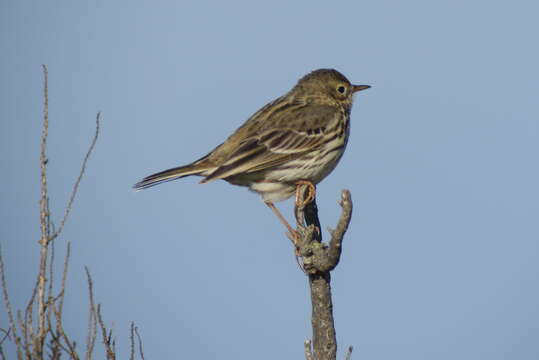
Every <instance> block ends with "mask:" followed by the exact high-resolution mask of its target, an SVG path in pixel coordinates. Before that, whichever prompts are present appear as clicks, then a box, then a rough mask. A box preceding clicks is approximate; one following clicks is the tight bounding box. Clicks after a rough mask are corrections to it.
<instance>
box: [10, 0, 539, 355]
mask: <svg viewBox="0 0 539 360" xmlns="http://www.w3.org/2000/svg"><path fill="white" fill-rule="evenodd" d="M538 10H539V8H538V5H537V3H536V2H533V1H513V2H507V1H426V0H423V1H421V0H411V1H406V2H404V1H370V2H366V1H349V2H318V1H311V2H306V1H298V2H294V3H290V2H285V1H272V2H263V3H262V2H247V1H245V2H240V1H228V2H216V1H214V2H210V1H197V2H194V1H193V2H187V1H157V2H143V1H131V2H107V1H95V2H68V1H54V2H47V3H45V2H37V1H17V2H15V1H3V2H2V3H1V4H0V53H2V57H1V58H0V63H1V65H2V66H0V78H1V79H2V81H0V94H1V96H0V118H1V121H0V151H1V153H2V154H3V156H1V157H0V173H1V174H2V175H3V176H2V178H3V186H2V189H1V190H0V194H1V201H0V215H1V217H2V219H3V224H4V225H3V226H2V227H1V230H0V231H1V240H0V241H1V245H2V250H3V254H4V256H5V260H6V265H7V268H8V281H9V285H10V291H11V294H12V297H13V301H14V302H15V303H16V304H17V305H18V306H19V307H23V306H24V304H25V303H26V299H27V298H28V296H29V295H30V289H31V286H32V283H33V276H34V274H35V271H36V269H37V262H36V261H37V254H38V248H37V240H38V237H39V226H38V219H39V212H38V197H39V181H38V180H39V179H38V170H39V169H38V164H39V163H38V160H39V137H40V132H41V112H42V102H43V100H42V75H41V64H47V65H48V67H49V96H50V109H49V111H50V122H51V124H50V137H49V158H50V161H49V185H50V195H51V201H52V203H51V208H52V210H53V213H54V218H55V219H57V220H56V221H57V222H59V221H60V216H61V214H62V211H63V206H64V204H65V203H66V201H67V199H68V196H69V193H70V190H71V186H72V183H73V181H74V179H75V178H76V174H77V172H78V167H79V164H80V162H81V160H82V158H83V156H84V152H85V151H86V148H87V146H88V145H89V143H90V140H91V136H92V133H93V127H94V121H95V115H96V113H97V111H102V129H101V137H100V139H99V141H98V144H97V147H96V150H95V153H94V155H93V157H92V158H91V159H90V162H89V165H88V169H87V175H86V177H85V178H84V180H83V182H82V184H81V189H80V192H79V196H78V198H77V200H76V204H75V208H74V210H73V212H72V216H71V218H70V219H69V222H68V223H67V225H66V228H65V232H64V236H63V237H62V238H60V239H58V240H57V249H58V252H59V254H61V253H62V251H63V250H62V249H64V248H65V244H66V242H67V241H71V242H72V262H71V272H70V278H69V283H68V285H69V294H68V295H67V299H66V316H65V321H66V328H67V329H68V330H69V331H70V332H72V334H74V335H75V336H76V337H77V338H78V339H79V343H80V344H81V345H80V346H82V344H83V343H84V339H85V331H86V325H85V324H86V319H87V314H86V312H87V310H86V309H87V293H86V283H85V278H84V270H83V267H84V266H85V265H87V266H88V267H89V269H90V271H91V273H92V275H93V278H94V284H95V296H96V299H97V301H98V302H100V303H102V304H103V313H104V317H105V320H106V322H107V323H108V324H109V325H110V324H113V325H114V329H115V332H116V335H117V343H118V349H119V352H120V355H121V357H123V358H125V357H126V356H127V355H128V334H129V323H130V321H131V320H133V321H135V322H136V324H137V325H138V326H139V328H140V332H141V335H142V337H143V340H144V345H145V352H146V355H147V357H148V358H156V359H168V358H189V359H212V358H223V357H225V358H234V359H251V358H252V357H253V354H257V358H259V359H276V358H301V357H302V356H303V354H302V352H303V346H302V342H303V341H304V340H305V339H306V338H308V337H309V336H310V331H311V329H310V299H309V297H308V287H307V281H306V279H305V277H304V275H303V274H302V273H301V272H300V271H299V270H298V268H297V265H296V263H295V260H294V257H293V250H292V249H291V246H290V243H289V241H288V239H286V237H285V236H284V235H283V233H284V229H283V227H282V225H281V224H279V223H278V221H277V220H276V219H275V218H274V216H273V215H272V214H271V212H270V211H269V210H268V209H267V208H266V207H265V206H264V204H263V203H262V201H261V200H260V199H259V198H258V197H257V196H256V195H255V194H252V193H250V192H248V191H246V190H245V189H242V188H238V187H233V186H231V185H229V184H227V183H225V182H216V183H211V184H208V185H198V184H197V180H196V179H191V178H188V179H183V180H181V181H177V182H172V183H168V184H164V185H161V186H159V187H156V188H152V189H149V190H146V191H143V192H137V193H136V192H133V191H132V189H131V186H132V184H133V183H135V182H136V181H138V180H140V178H141V177H143V176H145V175H148V174H150V173H152V172H155V171H159V170H163V169H166V168H169V167H172V166H177V165H182V164H184V163H187V162H190V161H192V160H194V159H196V158H198V157H200V156H202V155H204V154H205V153H207V151H209V150H210V149H212V148H213V147H214V146H215V145H216V144H218V143H220V142H221V141H222V140H224V139H225V138H226V137H227V136H228V135H229V134H230V133H231V132H232V131H233V130H234V129H235V128H236V127H238V126H239V125H241V123H242V122H243V121H245V119H247V117H249V116H250V115H251V114H252V113H253V112H255V111H256V110H257V109H258V108H259V107H261V106H262V105H264V104H265V103H267V102H268V101H270V100H272V99H273V98H275V97H277V96H280V95H281V94H283V93H284V92H286V91H288V90H289V89H290V88H291V87H292V86H293V85H294V83H295V82H296V81H297V79H298V78H299V77H301V76H303V75H304V74H305V73H307V72H309V71H311V70H314V69H317V68H322V67H332V68H335V69H338V70H339V71H341V72H342V73H343V74H345V75H346V76H347V77H348V78H349V79H350V80H351V81H352V82H354V83H359V84H369V85H371V86H372V89H369V90H368V91H365V92H362V93H360V94H358V96H356V102H355V105H354V109H353V112H352V130H351V139H350V142H349V146H348V149H347V151H346V153H345V155H344V157H343V159H342V160H341V163H340V164H339V166H338V168H337V169H336V170H335V171H334V172H333V174H332V175H331V176H330V177H328V178H327V179H326V180H325V181H324V182H323V183H321V184H320V186H319V187H318V204H319V208H320V217H321V221H322V223H323V226H333V225H334V224H335V222H336V219H337V217H338V214H339V208H338V205H337V204H336V200H337V199H338V197H339V192H340V189H342V188H348V189H350V190H351V192H352V196H353V200H354V205H355V212H354V215H353V219H352V224H351V227H350V231H349V232H348V234H347V236H346V238H345V243H344V254H343V257H342V260H341V264H340V265H339V267H338V268H337V269H336V270H335V271H334V273H333V296H334V306H335V317H336V327H337V336H338V340H339V346H340V355H341V356H340V357H342V354H343V352H344V349H345V348H346V346H348V345H354V346H355V353H354V358H355V359H360V358H361V359H395V358H400V359H414V360H415V359H433V358H435V359H487V358H488V359H490V360H495V359H521V360H524V359H537V358H538V357H539V345H538V344H537V338H538V336H539V325H538V324H539V311H538V306H537V303H538V302H539V292H538V290H537V289H538V287H537V282H538V280H539V262H538V261H537V254H538V253H539V225H538V224H539V221H538V219H539V205H538V204H539V191H538V189H537V184H538V183H539V168H538V166H537V163H538V162H537V158H538V155H539V111H538V107H537V94H538V92H539V75H538V70H537V64H538V63H539V48H538V46H537V34H538V33H539V25H538V24H537V21H536V14H537V12H538ZM279 206H280V207H281V209H282V210H283V212H284V213H285V214H286V215H287V216H288V217H289V218H291V217H292V213H291V201H288V202H286V203H282V204H279ZM0 323H1V324H6V319H5V315H4V313H3V312H0Z"/></svg>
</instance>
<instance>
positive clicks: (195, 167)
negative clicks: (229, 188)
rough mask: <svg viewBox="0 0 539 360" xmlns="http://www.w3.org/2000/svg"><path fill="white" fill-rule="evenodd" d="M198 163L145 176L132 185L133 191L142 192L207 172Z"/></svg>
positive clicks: (205, 168)
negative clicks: (168, 182)
mask: <svg viewBox="0 0 539 360" xmlns="http://www.w3.org/2000/svg"><path fill="white" fill-rule="evenodd" d="M201 165H202V164H200V163H199V162H195V163H193V164H189V165H185V166H179V167H175V168H172V169H168V170H164V171H160V172H158V173H155V174H152V175H150V176H146V177H145V178H144V179H142V180H141V181H139V182H138V183H136V184H135V185H133V189H135V190H142V189H146V188H149V187H152V186H155V185H158V184H161V183H164V182H167V181H172V180H176V179H179V178H182V177H185V176H189V175H202V174H203V173H204V172H205V171H207V170H208V167H205V166H201Z"/></svg>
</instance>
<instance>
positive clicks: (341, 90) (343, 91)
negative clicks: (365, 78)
mask: <svg viewBox="0 0 539 360" xmlns="http://www.w3.org/2000/svg"><path fill="white" fill-rule="evenodd" d="M337 91H338V92H340V93H341V94H344V93H345V92H346V88H345V87H344V86H342V85H341V86H339V87H338V88H337Z"/></svg>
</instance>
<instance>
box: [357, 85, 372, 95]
mask: <svg viewBox="0 0 539 360" xmlns="http://www.w3.org/2000/svg"><path fill="white" fill-rule="evenodd" d="M370 87H371V86H370V85H352V92H353V93H355V92H358V91H362V90H367V89H368V88H370Z"/></svg>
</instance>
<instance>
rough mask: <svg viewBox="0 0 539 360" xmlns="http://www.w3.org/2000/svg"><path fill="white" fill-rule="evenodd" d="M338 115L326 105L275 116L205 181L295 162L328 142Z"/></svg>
mask: <svg viewBox="0 0 539 360" xmlns="http://www.w3.org/2000/svg"><path fill="white" fill-rule="evenodd" d="M289 110H290V109H289ZM335 116H336V110H335V108H334V107H331V106H326V105H308V106H301V107H295V108H294V109H293V111H283V112H279V113H274V114H272V116H271V117H269V118H268V119H266V121H264V124H263V125H262V126H260V127H259V129H258V130H257V131H256V132H254V133H252V134H250V136H248V137H246V138H245V139H244V140H243V141H241V142H239V144H238V146H237V147H235V148H234V149H233V151H231V152H230V153H229V154H227V156H226V158H225V159H224V160H223V161H222V162H221V163H220V164H219V166H218V167H217V168H216V169H215V171H213V172H212V173H211V174H209V175H208V176H207V177H206V178H205V179H204V180H203V182H208V181H211V180H217V179H224V178H228V177H230V176H234V175H238V174H244V173H252V172H256V171H261V170H265V169H268V168H271V167H274V166H278V165H281V164H283V163H286V162H288V161H290V160H293V159H296V158H298V157H300V156H302V155H304V154H306V153H308V152H310V151H312V150H313V149H316V148H317V147H319V146H320V145H322V144H323V143H325V142H326V141H327V139H328V136H331V135H330V133H332V132H334V131H332V130H335V129H330V128H328V126H329V125H332V124H335V126H336V121H335ZM299 119H305V121H300V120H299Z"/></svg>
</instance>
